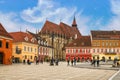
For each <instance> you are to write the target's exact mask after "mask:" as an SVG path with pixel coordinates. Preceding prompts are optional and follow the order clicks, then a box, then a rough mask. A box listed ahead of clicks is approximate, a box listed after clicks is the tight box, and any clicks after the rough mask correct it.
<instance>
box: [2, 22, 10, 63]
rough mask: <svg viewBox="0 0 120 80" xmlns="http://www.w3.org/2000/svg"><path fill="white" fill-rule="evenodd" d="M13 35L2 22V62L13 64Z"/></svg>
mask: <svg viewBox="0 0 120 80" xmlns="http://www.w3.org/2000/svg"><path fill="white" fill-rule="evenodd" d="M11 58H12V37H11V36H10V35H9V34H8V32H7V31H6V30H5V29H4V27H3V26H2V25H1V24H0V64H11Z"/></svg>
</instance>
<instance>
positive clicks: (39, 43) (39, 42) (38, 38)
mask: <svg viewBox="0 0 120 80" xmlns="http://www.w3.org/2000/svg"><path fill="white" fill-rule="evenodd" d="M37 40H38V60H39V61H40V45H41V40H40V36H38V37H37Z"/></svg>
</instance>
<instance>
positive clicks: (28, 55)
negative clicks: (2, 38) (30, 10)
mask: <svg viewBox="0 0 120 80" xmlns="http://www.w3.org/2000/svg"><path fill="white" fill-rule="evenodd" d="M10 35H11V36H12V37H13V52H12V55H13V60H14V61H15V63H17V62H22V61H23V60H28V59H29V60H30V61H31V62H33V61H34V58H35V56H37V55H38V44H37V40H36V38H35V37H34V36H33V35H31V34H29V33H26V32H12V33H10Z"/></svg>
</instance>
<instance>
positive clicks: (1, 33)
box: [0, 23, 12, 38]
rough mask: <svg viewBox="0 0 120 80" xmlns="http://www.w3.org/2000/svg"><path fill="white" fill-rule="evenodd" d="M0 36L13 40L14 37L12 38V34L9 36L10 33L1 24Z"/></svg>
mask: <svg viewBox="0 0 120 80" xmlns="http://www.w3.org/2000/svg"><path fill="white" fill-rule="evenodd" d="M0 36H4V37H8V38H12V37H11V36H10V34H9V33H8V32H7V31H6V30H5V28H4V27H3V26H2V24H1V23H0Z"/></svg>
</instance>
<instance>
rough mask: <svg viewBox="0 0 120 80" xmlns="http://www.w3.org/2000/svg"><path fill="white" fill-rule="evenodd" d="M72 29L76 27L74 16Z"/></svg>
mask: <svg viewBox="0 0 120 80" xmlns="http://www.w3.org/2000/svg"><path fill="white" fill-rule="evenodd" d="M72 27H77V24H76V19H75V16H74V19H73V23H72Z"/></svg>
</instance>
